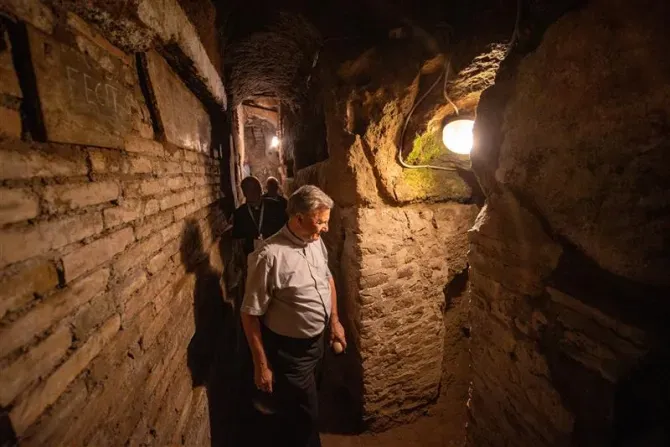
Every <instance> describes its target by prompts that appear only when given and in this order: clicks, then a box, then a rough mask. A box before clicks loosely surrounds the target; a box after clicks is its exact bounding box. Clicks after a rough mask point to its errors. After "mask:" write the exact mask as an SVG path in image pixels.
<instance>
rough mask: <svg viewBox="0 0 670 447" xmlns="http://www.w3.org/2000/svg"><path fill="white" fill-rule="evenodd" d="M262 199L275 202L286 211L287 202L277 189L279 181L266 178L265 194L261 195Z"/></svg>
mask: <svg viewBox="0 0 670 447" xmlns="http://www.w3.org/2000/svg"><path fill="white" fill-rule="evenodd" d="M263 197H266V198H268V199H272V200H276V201H277V202H279V203H280V204H281V206H282V209H283V210H284V211H286V205H287V203H288V201H287V200H286V198H285V197H284V196H283V195H282V193H281V190H280V188H279V180H277V179H276V178H274V177H268V178H267V180H266V181H265V194H263Z"/></svg>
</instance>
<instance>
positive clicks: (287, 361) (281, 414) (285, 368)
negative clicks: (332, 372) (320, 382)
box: [262, 326, 324, 447]
mask: <svg viewBox="0 0 670 447" xmlns="http://www.w3.org/2000/svg"><path fill="white" fill-rule="evenodd" d="M262 335H263V346H264V348H265V353H266V356H267V358H268V362H269V363H270V369H272V372H273V374H274V381H275V383H274V384H273V393H272V398H271V400H272V402H273V403H274V405H275V407H276V415H275V419H276V423H277V425H276V426H277V430H278V432H277V439H276V441H277V443H276V445H278V446H290V447H320V446H321V440H320V438H319V431H318V427H317V423H318V417H319V409H318V395H317V387H316V376H315V371H316V366H317V364H318V363H319V361H320V360H321V358H322V357H323V353H324V337H323V334H321V335H319V336H317V337H313V338H306V339H302V338H291V337H284V336H282V335H279V334H276V333H274V332H272V331H271V330H269V329H268V328H266V327H264V326H263V329H262Z"/></svg>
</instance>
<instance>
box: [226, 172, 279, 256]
mask: <svg viewBox="0 0 670 447" xmlns="http://www.w3.org/2000/svg"><path fill="white" fill-rule="evenodd" d="M240 186H241V188H242V193H243V194H244V197H245V199H246V201H245V203H244V205H242V206H240V207H239V208H237V209H236V210H235V212H234V214H233V233H232V237H233V239H238V240H242V243H243V250H244V255H245V256H247V255H249V254H250V253H251V252H253V251H254V249H255V248H256V247H257V246H259V245H260V243H261V242H262V241H263V239H267V238H269V237H270V236H272V235H273V234H275V233H276V232H277V231H279V230H281V228H282V227H283V226H284V224H285V223H286V221H287V217H286V211H285V207H283V206H282V205H281V203H280V202H278V201H277V200H273V199H270V198H266V197H263V196H262V195H261V194H262V192H263V190H262V187H261V182H260V181H259V180H258V179H257V178H256V177H253V176H250V177H246V178H244V179H243V180H242V183H241V185H240Z"/></svg>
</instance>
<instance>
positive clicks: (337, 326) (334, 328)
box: [330, 320, 347, 349]
mask: <svg viewBox="0 0 670 447" xmlns="http://www.w3.org/2000/svg"><path fill="white" fill-rule="evenodd" d="M336 341H339V342H340V343H341V344H342V347H343V348H344V349H347V338H346V337H345V336H344V328H343V327H342V324H341V323H340V320H331V322H330V345H331V346H332V345H333V343H335V342H336Z"/></svg>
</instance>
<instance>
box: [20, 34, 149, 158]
mask: <svg viewBox="0 0 670 447" xmlns="http://www.w3.org/2000/svg"><path fill="white" fill-rule="evenodd" d="M29 39H30V48H31V56H32V58H33V66H34V67H35V77H36V79H37V88H38V90H39V96H40V102H41V106H42V114H43V116H44V122H45V127H46V131H47V139H49V140H50V141H58V142H63V143H76V144H90V145H94V146H106V147H122V146H123V140H124V136H125V135H126V134H127V133H129V132H130V131H131V130H132V129H133V127H134V126H133V125H134V123H135V122H136V121H137V120H141V119H142V118H141V116H142V113H141V107H142V106H143V104H142V97H141V94H140V92H139V89H138V88H137V82H135V83H134V85H133V84H131V83H129V82H128V76H127V75H128V73H132V72H133V70H134V69H133V67H128V66H127V65H124V63H123V62H122V61H121V60H119V59H117V58H115V57H114V56H112V55H110V54H107V53H105V52H104V51H103V50H102V49H98V48H96V50H97V51H96V52H94V53H93V52H91V54H93V55H95V58H94V57H93V56H92V55H91V54H88V53H84V52H82V51H80V49H79V48H80V47H83V48H87V47H86V46H84V45H77V43H80V42H82V40H83V39H86V38H85V37H83V36H76V40H75V42H63V41H58V40H56V39H54V38H52V37H50V36H47V35H45V34H43V33H41V32H39V31H37V30H35V29H30V30H29ZM91 45H92V44H91ZM88 48H90V47H88ZM130 80H133V79H132V77H131V78H130Z"/></svg>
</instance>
